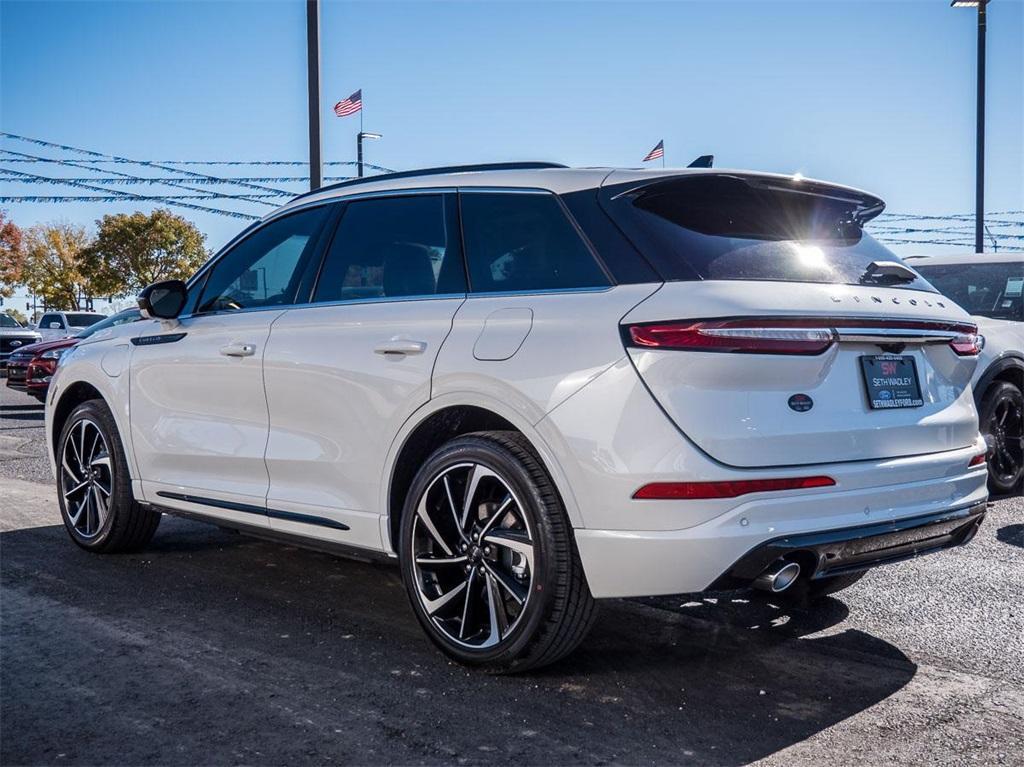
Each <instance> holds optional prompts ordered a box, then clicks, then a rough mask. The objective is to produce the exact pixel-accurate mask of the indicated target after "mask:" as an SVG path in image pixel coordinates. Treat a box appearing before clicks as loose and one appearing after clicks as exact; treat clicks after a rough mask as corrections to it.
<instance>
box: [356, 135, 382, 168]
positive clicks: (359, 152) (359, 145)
mask: <svg viewBox="0 0 1024 767" xmlns="http://www.w3.org/2000/svg"><path fill="white" fill-rule="evenodd" d="M383 137H384V136H383V134H381V133H367V132H366V131H359V134H358V135H357V136H356V166H357V167H358V168H359V178H362V177H363V139H364V138H368V139H379V138H383Z"/></svg>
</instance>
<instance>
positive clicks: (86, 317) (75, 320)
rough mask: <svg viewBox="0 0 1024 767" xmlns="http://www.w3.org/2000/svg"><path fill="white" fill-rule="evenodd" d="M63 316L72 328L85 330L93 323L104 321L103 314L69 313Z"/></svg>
mask: <svg viewBox="0 0 1024 767" xmlns="http://www.w3.org/2000/svg"><path fill="white" fill-rule="evenodd" d="M64 316H65V317H67V318H68V324H69V325H70V326H71V327H73V328H87V327H89V326H90V325H92V324H93V323H94V322H99V321H100V320H102V319H106V316H105V315H103V314H79V313H77V312H71V313H69V314H65V315H64Z"/></svg>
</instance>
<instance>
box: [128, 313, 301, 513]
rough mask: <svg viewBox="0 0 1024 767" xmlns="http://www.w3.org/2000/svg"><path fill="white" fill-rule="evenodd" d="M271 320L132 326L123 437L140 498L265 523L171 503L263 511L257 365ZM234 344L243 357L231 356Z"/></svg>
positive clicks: (262, 414)
mask: <svg viewBox="0 0 1024 767" xmlns="http://www.w3.org/2000/svg"><path fill="white" fill-rule="evenodd" d="M281 313H282V311H281V310H267V311H250V312H238V313H223V314H210V315H202V316H196V317H187V318H184V319H183V320H182V321H181V322H180V323H178V324H176V325H173V326H171V325H170V324H169V323H166V324H165V323H159V322H146V321H142V322H140V323H138V325H139V326H140V327H139V329H138V331H137V335H138V336H139V338H138V339H136V340H137V341H142V343H141V344H140V345H138V346H136V348H135V349H134V354H133V361H132V386H131V434H132V444H133V446H134V449H135V458H136V463H137V465H138V470H139V479H140V480H141V482H142V487H143V491H144V492H145V494H146V500H148V501H150V502H153V503H160V504H162V505H165V506H171V507H174V508H182V509H185V510H189V511H202V512H203V513H208V514H211V515H215V516H224V517H226V518H228V519H237V520H238V521H241V522H245V523H247V524H258V525H265V524H266V519H265V516H263V515H261V514H259V513H252V512H239V511H230V510H226V509H221V508H216V507H212V506H203V507H198V508H197V507H196V506H194V505H193V504H191V503H188V502H186V501H183V500H181V499H180V498H175V497H173V496H174V495H190V496H198V497H202V498H209V499H211V500H220V501H232V502H239V503H243V504H247V505H250V506H252V507H255V508H254V511H255V510H256V509H260V508H265V503H266V494H267V488H268V484H269V483H268V478H267V471H266V465H265V463H264V459H263V454H264V450H265V447H266V443H267V432H268V428H269V427H268V418H267V401H266V394H265V391H264V386H263V370H262V365H263V354H264V351H265V347H266V343H267V338H268V336H269V334H270V325H271V323H272V322H273V321H274V320H275V319H276V318H277V317H279V316H281ZM181 334H185V335H184V336H181V337H180V338H177V340H172V339H174V338H175V337H176V336H180V335H181ZM242 346H248V347H250V349H251V353H248V354H245V355H243V356H233V352H236V351H237V350H238V349H239V347H242ZM161 493H163V494H164V495H161ZM167 494H173V495H167Z"/></svg>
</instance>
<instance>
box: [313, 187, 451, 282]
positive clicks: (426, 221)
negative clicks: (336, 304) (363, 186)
mask: <svg viewBox="0 0 1024 767" xmlns="http://www.w3.org/2000/svg"><path fill="white" fill-rule="evenodd" d="M455 205H456V202H455V196H454V195H453V194H448V195H444V194H416V195H408V196H402V197H378V198H373V199H367V200H355V201H353V202H350V203H348V204H347V205H346V206H345V211H344V213H343V214H342V216H341V222H340V223H339V224H338V227H337V230H336V231H335V233H334V238H333V240H332V241H331V244H330V247H329V249H328V251H327V256H326V258H325V260H324V264H323V268H322V269H321V272H320V277H319V279H318V281H317V287H316V292H315V294H314V298H313V300H314V301H315V302H326V301H358V300H367V299H370V300H374V299H376V300H380V299H389V298H416V297H425V296H436V295H452V294H460V295H461V294H464V293H465V292H466V274H465V268H464V266H463V263H462V252H461V249H460V247H459V242H458V236H457V232H458V230H457V228H456V225H455V215H456V207H455Z"/></svg>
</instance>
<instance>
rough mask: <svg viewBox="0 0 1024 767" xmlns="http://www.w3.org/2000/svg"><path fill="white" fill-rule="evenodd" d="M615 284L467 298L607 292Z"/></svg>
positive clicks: (469, 296) (503, 292) (489, 294)
mask: <svg viewBox="0 0 1024 767" xmlns="http://www.w3.org/2000/svg"><path fill="white" fill-rule="evenodd" d="M615 288H616V286H615V285H602V286H598V287H590V288H539V289H537V290H502V291H494V292H493V293H470V294H469V295H468V296H467V298H468V299H469V300H472V299H474V298H514V297H515V296H547V295H558V294H565V293H607V292H608V291H610V290H614V289H615Z"/></svg>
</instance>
